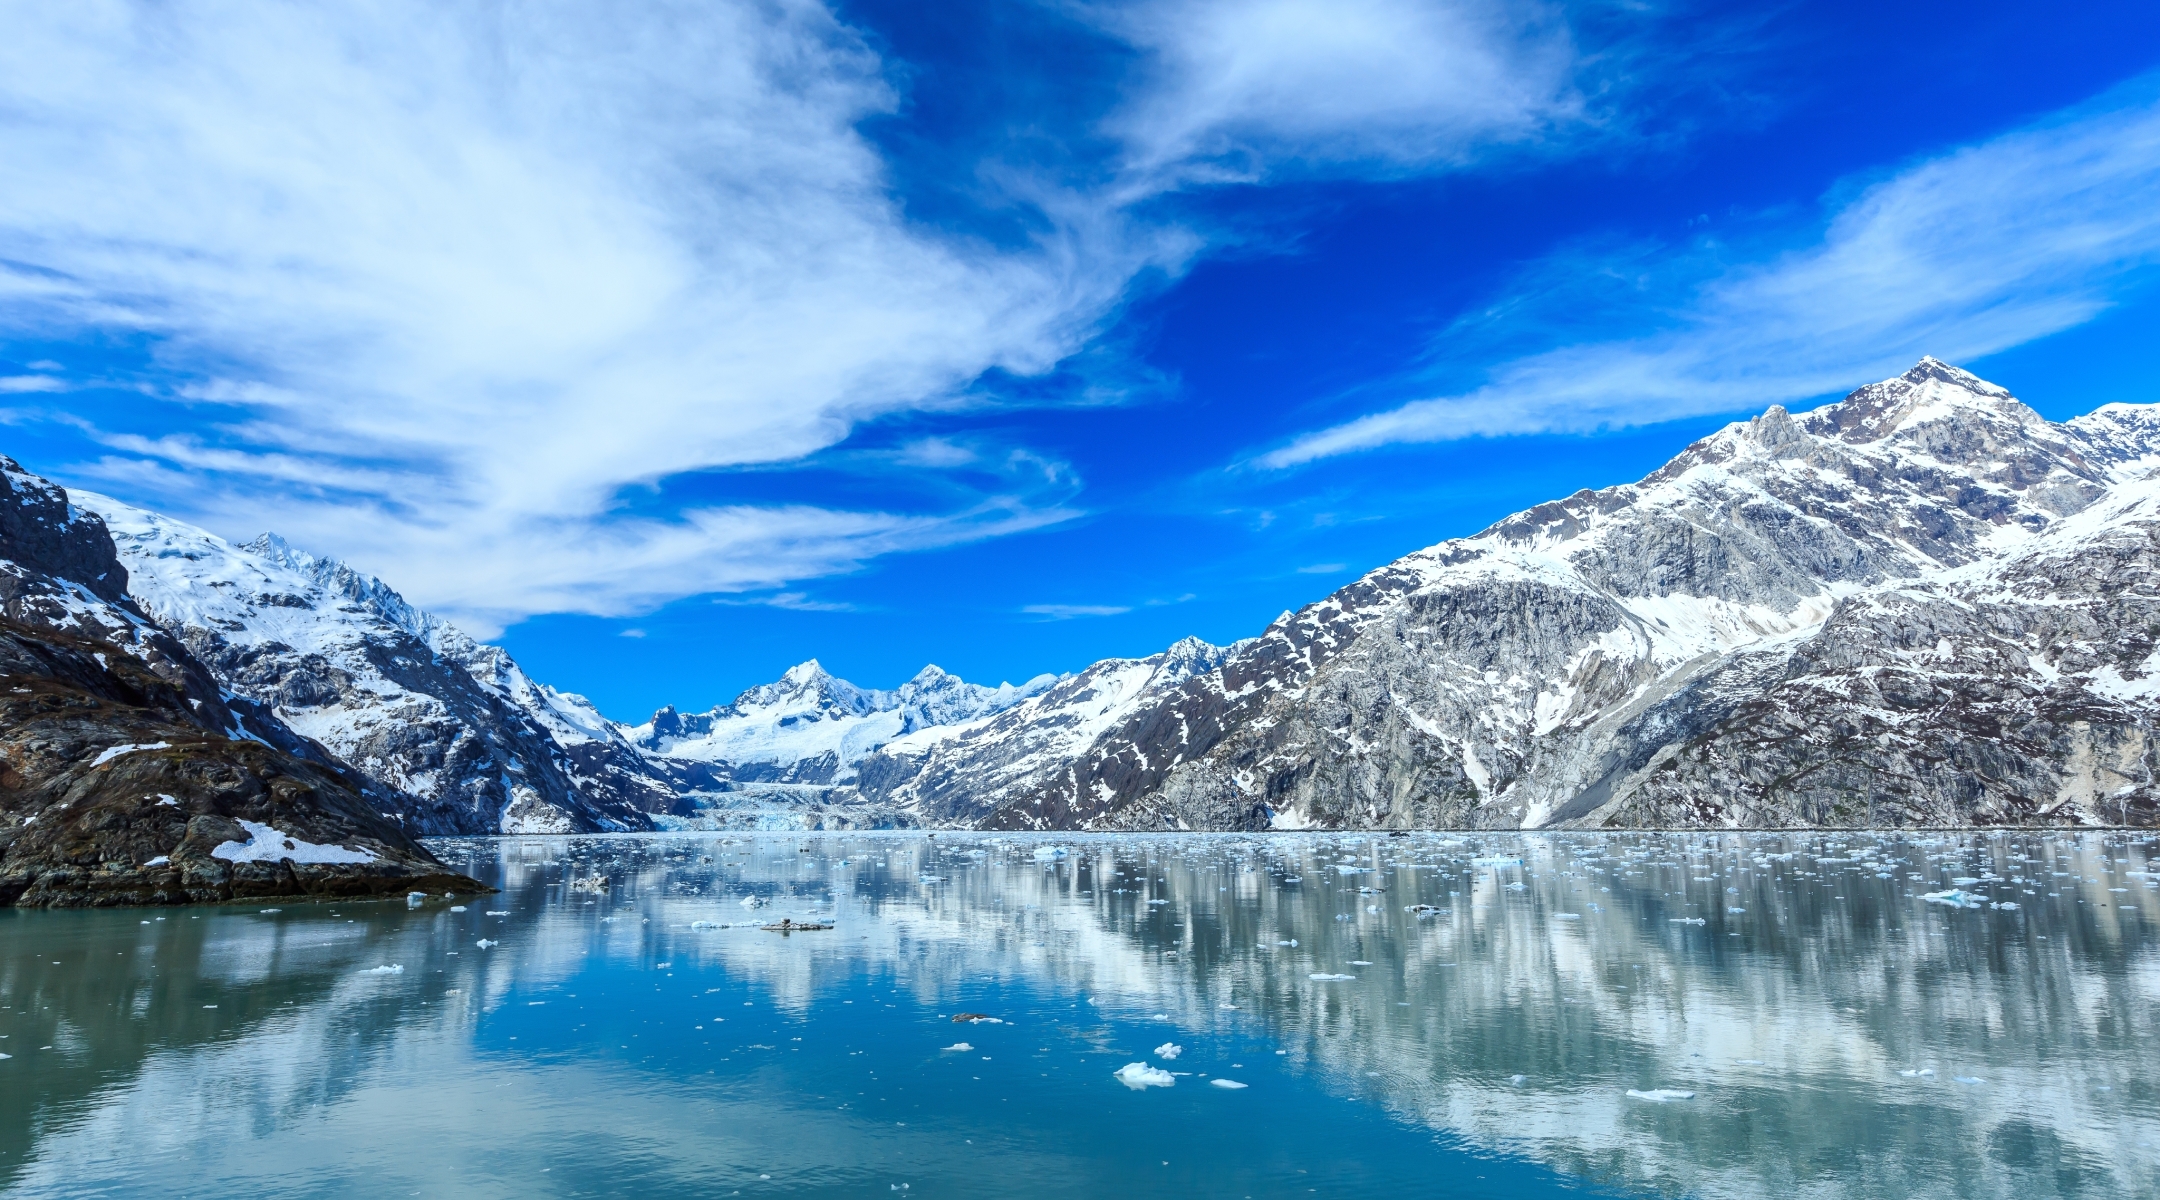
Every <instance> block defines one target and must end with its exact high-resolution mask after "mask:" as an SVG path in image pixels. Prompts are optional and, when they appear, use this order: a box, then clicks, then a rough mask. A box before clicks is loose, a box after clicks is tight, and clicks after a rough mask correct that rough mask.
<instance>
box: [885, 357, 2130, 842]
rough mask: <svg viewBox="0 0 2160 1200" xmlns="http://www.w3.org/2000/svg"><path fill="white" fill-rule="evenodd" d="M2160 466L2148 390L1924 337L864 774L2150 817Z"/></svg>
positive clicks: (1123, 808) (996, 802)
mask: <svg viewBox="0 0 2160 1200" xmlns="http://www.w3.org/2000/svg"><path fill="white" fill-rule="evenodd" d="M2156 464H2160V412H2156V410H2155V409H2154V408H2152V407H2147V406H2128V405H2114V406H2110V407H2108V408H2104V409H2101V410H2100V411H2098V412H2095V413H2093V414H2091V415H2089V416H2086V417H2082V418H2079V419H2078V420H2075V421H2071V422H2068V423H2066V424H2060V425H2058V424H2054V423H2051V422H2049V421H2047V420H2045V419H2043V418H2042V417H2040V416H2039V414H2037V413H2035V412H2033V411H2032V410H2031V409H2030V408H2027V407H2026V406H2025V405H2023V404H2022V403H2020V402H2018V401H2017V400H2016V399H2015V398H2013V397H2012V396H2011V395H2010V394H2009V393H2008V392H2006V391H2004V390H2003V389H2002V388H1999V387H1996V386H1994V385H1992V384H1989V383H1986V382H1984V381H1982V380H1979V379H1977V378H1975V377H1973V376H1972V375H1969V374H1967V373H1965V372H1963V371H1960V370H1958V369H1956V368H1954V367H1951V366H1948V365H1946V364H1943V363H1940V362H1937V361H1935V360H1933V359H1925V360H1923V361H1922V362H1921V363H1920V364H1919V365H1918V366H1916V367H1914V368H1913V369H1912V370H1911V371H1908V372H1906V373H1905V374H1904V375H1903V376H1901V377H1899V378H1896V379H1891V380H1886V381H1884V382H1882V383H1878V384H1874V385H1870V386H1868V387H1864V388H1861V389H1860V390H1858V391H1856V392H1854V393H1853V394H1852V395H1850V396H1848V397H1846V398H1845V399H1844V400H1843V401H1841V402H1839V403H1836V404H1832V405H1827V406H1825V407H1823V408H1821V409H1818V410H1815V411H1813V412H1810V413H1806V414H1803V415H1797V416H1796V415H1794V414H1791V413H1788V412H1787V411H1785V410H1784V409H1783V408H1772V409H1771V410H1770V411H1769V412H1767V413H1765V414H1763V415H1762V416H1760V417H1757V418H1755V419H1754V420H1751V421H1747V422H1742V423H1738V424H1735V425H1732V426H1729V427H1727V428H1726V429H1724V430H1722V431H1720V432H1718V433H1716V434H1714V435H1712V436H1710V437H1708V438H1705V439H1703V440H1702V441H1700V442H1698V443H1696V444H1695V445H1693V446H1690V447H1688V448H1687V450H1685V451H1684V452H1683V453H1682V454H1680V455H1679V456H1678V457H1677V458H1675V459H1674V460H1673V461H1672V462H1670V463H1668V464H1666V466H1665V467H1663V468H1662V469H1660V470H1658V471H1657V472H1654V473H1653V474H1651V475H1650V476H1649V477H1647V478H1645V479H1644V480H1642V481H1641V482H1640V483H1636V484H1630V485H1626V486H1622V487H1613V488H1606V489H1603V490H1600V491H1582V492H1578V493H1576V494H1575V495H1573V496H1570V497H1568V498H1567V499H1565V500H1558V501H1554V502H1551V503H1548V504H1543V505H1539V506H1538V507H1536V508H1533V509H1530V510H1529V511H1527V512H1523V513H1518V514H1516V515H1515V516H1513V517H1510V518H1508V519H1506V520H1504V521H1502V522H1500V523H1499V524H1497V525H1494V526H1493V527H1492V528H1490V529H1487V530H1485V531H1484V532H1483V533H1480V534H1478V535H1476V536H1474V537H1468V538H1461V539H1456V540H1452V541H1448V542H1443V543H1441V544H1440V545H1437V546H1434V547H1431V548H1430V549H1427V550H1423V551H1419V552H1417V553H1415V554H1412V555H1409V556H1408V557H1406V558H1403V559H1400V560H1398V561H1396V562H1394V563H1391V564H1389V565H1387V566H1385V567H1382V568H1381V569H1379V570H1377V571H1374V572H1372V573H1371V574H1369V575H1367V576H1365V577H1364V578H1362V579H1360V580H1358V581H1356V582H1355V583H1352V584H1350V585H1349V586H1347V587H1345V588H1343V589H1341V590H1340V591H1338V592H1336V593H1335V594H1334V595H1332V596H1330V597H1328V598H1327V599H1325V600H1322V601H1321V602H1319V603H1317V604H1314V605H1311V606H1308V607H1307V608H1305V609H1303V610H1301V611H1299V612H1297V613H1285V614H1284V615H1283V616H1282V617H1281V618H1279V619H1278V620H1277V621H1276V622H1275V623H1274V624H1273V625H1271V626H1270V627H1269V628H1268V629H1267V630H1266V631H1265V632H1264V633H1263V634H1262V635H1261V636H1259V637H1257V638H1255V639H1252V640H1251V641H1249V642H1244V643H1240V644H1239V645H1237V646H1235V647H1232V648H1231V649H1230V650H1229V651H1228V652H1226V653H1224V654H1223V655H1222V657H1221V659H1220V661H1216V662H1203V663H1202V664H1200V665H1199V669H1197V670H1195V671H1194V672H1192V673H1190V674H1189V675H1188V676H1186V677H1184V678H1183V679H1180V680H1175V681H1168V682H1166V683H1165V684H1163V685H1156V684H1152V683H1151V684H1150V685H1148V686H1146V687H1143V688H1142V689H1140V690H1141V692H1143V693H1145V694H1144V695H1143V696H1141V697H1140V698H1139V699H1138V701H1137V702H1136V703H1134V704H1132V705H1130V706H1124V707H1117V706H1112V707H1111V708H1110V709H1106V710H1104V712H1103V713H1102V720H1101V723H1100V724H1096V723H1091V722H1089V721H1084V720H1079V719H1076V718H1075V717H1074V716H1073V715H1071V714H1069V713H1068V712H1066V711H1064V710H1063V709H1061V707H1060V706H1059V705H1058V704H1056V703H1055V702H1054V698H1055V697H1059V696H1061V695H1067V694H1070V693H1072V691H1073V690H1074V689H1077V688H1080V687H1082V686H1084V685H1083V684H1082V681H1085V680H1089V679H1091V678H1105V677H1106V675H1118V674H1119V673H1120V672H1127V671H1133V670H1137V669H1138V668H1137V667H1136V666H1135V665H1133V664H1122V663H1106V664H1099V665H1098V666H1097V667H1095V668H1090V669H1089V670H1088V671H1086V672H1082V673H1081V674H1080V675H1078V676H1076V677H1074V679H1072V680H1069V681H1067V683H1066V684H1064V685H1061V686H1060V687H1059V688H1057V689H1054V690H1053V691H1052V692H1050V693H1047V694H1046V695H1045V696H1043V697H1039V698H1038V699H1036V700H1034V701H1031V702H1030V703H1028V704H1023V705H1021V706H1019V707H1016V708H1015V709H1013V710H1012V711H1011V712H1010V713H1007V714H1004V715H1003V716H1001V717H998V718H995V719H993V720H991V721H989V722H985V723H978V724H974V725H969V726H961V727H956V728H955V729H953V730H948V731H940V732H937V733H935V734H933V735H931V736H926V737H924V736H919V737H918V738H916V739H902V740H900V741H898V742H896V743H894V744H893V745H892V746H889V747H887V748H886V750H884V751H883V752H881V753H880V754H879V755H877V756H873V757H872V758H871V759H868V760H866V761H865V762H864V763H863V765H862V767H861V776H862V790H863V793H864V796H865V798H866V799H867V800H872V801H877V802H883V803H890V804H893V805H895V806H897V807H899V808H901V809H902V810H905V811H912V812H916V813H919V814H920V816H921V817H922V818H923V819H924V820H925V821H926V822H930V823H939V822H942V821H953V822H958V823H965V824H971V825H983V826H990V827H1001V828H1072V827H1093V828H1164V827H1173V828H1198V829H1250V828H1262V827H1275V828H1305V827H1315V826H1323V827H1341V826H1352V827H1377V828H1406V827H1464V826H1482V827H1540V826H1548V827H1549V826H1810V825H1833V826H1835V825H1862V824H1873V825H1972V824H1988V823H2035V822H2101V821H2105V822H2125V823H2131V824H2141V825H2142V824H2152V823H2153V822H2154V821H2155V819H2156V815H2160V809H2156V805H2155V801H2156V792H2155V782H2154V765H2155V764H2154V755H2155V741H2154V737H2153V731H2154V717H2155V711H2156V697H2160V658H2156V657H2155V648H2156V638H2160V617H2156V611H2155V606H2156V605H2160V569H2156V568H2160V480H2156V479H2155V478H2154V477H2153V475H2154V469H2155V466H2156ZM1143 661H1153V660H1143Z"/></svg>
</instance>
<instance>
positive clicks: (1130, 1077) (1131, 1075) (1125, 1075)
mask: <svg viewBox="0 0 2160 1200" xmlns="http://www.w3.org/2000/svg"><path fill="white" fill-rule="evenodd" d="M1115 1078H1116V1079H1117V1081H1118V1082H1119V1083H1122V1084H1124V1085H1125V1086H1126V1087H1129V1088H1131V1089H1132V1090H1134V1091H1136V1092H1138V1091H1144V1090H1146V1089H1148V1088H1151V1087H1169V1086H1171V1085H1172V1084H1175V1083H1176V1082H1177V1076H1175V1075H1172V1074H1171V1073H1170V1072H1168V1071H1164V1070H1160V1069H1158V1068H1155V1067H1151V1066H1149V1065H1147V1064H1146V1063H1142V1062H1136V1063H1126V1064H1125V1065H1124V1066H1122V1067H1119V1068H1118V1069H1117V1072H1116V1075H1115Z"/></svg>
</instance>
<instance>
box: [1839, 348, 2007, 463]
mask: <svg viewBox="0 0 2160 1200" xmlns="http://www.w3.org/2000/svg"><path fill="white" fill-rule="evenodd" d="M1944 420H1948V421H1953V422H1958V421H1963V422H1970V421H1975V420H1977V421H1981V422H1988V421H2008V422H2010V423H2011V424H2013V425H2016V426H2018V427H2021V428H2026V429H2033V428H2042V427H2045V426H2047V424H2048V422H2047V420H2046V418H2044V417H2042V416H2041V415H2040V414H2039V413H2036V412H2034V411H2033V410H2032V409H2031V408H2029V407H2027V406H2026V405H2025V404H2024V403H2023V402H2021V401H2019V400H2018V399H2017V397H2015V396H2012V395H2011V394H2010V392H2009V390H2008V389H2006V388H2003V387H2000V386H1997V385H1996V384H1992V383H1989V382H1988V381H1987V380H1985V379H1982V378H1980V377H1979V376H1977V375H1974V374H1972V373H1971V372H1969V371H1965V370H1962V369H1960V368H1957V367H1953V366H1951V365H1950V364H1949V363H1946V362H1943V361H1941V360H1940V359H1935V358H1922V359H1921V360H1920V361H1919V362H1918V363H1916V364H1914V366H1913V368H1912V369H1911V370H1909V371H1907V372H1905V373H1904V374H1903V375H1900V376H1898V377H1897V378H1895V379H1886V380H1883V381H1882V382H1880V383H1871V384H1868V385H1867V386H1866V387H1862V388H1858V389H1855V390H1854V391H1853V392H1852V393H1850V394H1849V395H1847V396H1846V397H1845V398H1844V399H1843V400H1840V401H1838V402H1837V403H1835V404H1827V405H1824V406H1823V407H1821V408H1818V409H1816V410H1815V411H1813V412H1811V413H1809V414H1807V416H1806V417H1805V418H1804V422H1803V424H1804V428H1806V430H1807V431H1808V432H1810V433H1814V434H1818V435H1822V436H1829V437H1836V438H1839V439H1841V440H1843V441H1846V442H1851V443H1862V442H1876V441H1881V440H1883V439H1885V438H1888V437H1891V436H1892V435H1894V434H1896V433H1898V432H1900V431H1901V430H1904V429H1907V428H1910V427H1913V426H1918V425H1922V424H1927V423H1930V422H1935V421H1944Z"/></svg>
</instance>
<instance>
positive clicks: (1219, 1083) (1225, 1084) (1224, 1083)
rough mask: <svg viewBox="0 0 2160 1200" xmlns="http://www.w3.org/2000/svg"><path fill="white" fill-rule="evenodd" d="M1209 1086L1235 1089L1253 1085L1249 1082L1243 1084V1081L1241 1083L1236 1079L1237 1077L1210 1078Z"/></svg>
mask: <svg viewBox="0 0 2160 1200" xmlns="http://www.w3.org/2000/svg"><path fill="white" fill-rule="evenodd" d="M1208 1086H1209V1087H1219V1088H1230V1089H1233V1090H1235V1089H1237V1088H1242V1087H1249V1086H1251V1085H1249V1084H1243V1083H1239V1082H1238V1081H1237V1080H1235V1079H1210V1080H1208Z"/></svg>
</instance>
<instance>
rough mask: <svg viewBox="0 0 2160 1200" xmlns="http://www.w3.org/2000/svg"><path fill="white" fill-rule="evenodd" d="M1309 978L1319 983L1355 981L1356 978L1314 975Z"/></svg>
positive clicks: (1350, 976) (1351, 976)
mask: <svg viewBox="0 0 2160 1200" xmlns="http://www.w3.org/2000/svg"><path fill="white" fill-rule="evenodd" d="M1311 978H1313V979H1317V980H1319V981H1320V982H1321V983H1338V982H1340V981H1342V980H1345V979H1356V978H1357V976H1355V975H1328V974H1316V975H1313V976H1311Z"/></svg>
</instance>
